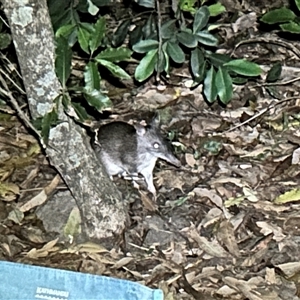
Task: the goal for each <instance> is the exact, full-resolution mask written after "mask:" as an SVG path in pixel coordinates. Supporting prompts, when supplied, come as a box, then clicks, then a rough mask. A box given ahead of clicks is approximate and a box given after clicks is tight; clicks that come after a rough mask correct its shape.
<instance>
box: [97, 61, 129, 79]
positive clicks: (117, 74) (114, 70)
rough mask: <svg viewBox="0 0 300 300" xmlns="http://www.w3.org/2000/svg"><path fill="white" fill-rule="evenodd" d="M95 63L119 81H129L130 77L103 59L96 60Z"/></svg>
mask: <svg viewBox="0 0 300 300" xmlns="http://www.w3.org/2000/svg"><path fill="white" fill-rule="evenodd" d="M96 61H97V62H98V63H99V64H100V65H102V66H104V67H105V68H106V69H108V70H109V71H110V72H111V73H112V74H113V75H114V76H115V77H117V78H119V79H130V78H131V77H130V75H128V73H126V72H125V71H124V70H123V69H122V68H121V67H119V66H117V65H115V64H114V63H112V62H110V61H108V60H105V59H96Z"/></svg>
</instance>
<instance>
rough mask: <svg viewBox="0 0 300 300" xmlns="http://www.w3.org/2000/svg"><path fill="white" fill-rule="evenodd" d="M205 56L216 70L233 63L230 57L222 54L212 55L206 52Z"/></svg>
mask: <svg viewBox="0 0 300 300" xmlns="http://www.w3.org/2000/svg"><path fill="white" fill-rule="evenodd" d="M205 56H206V57H207V58H208V59H209V61H210V63H211V64H212V65H213V66H214V67H216V68H218V67H220V66H223V65H224V64H225V63H227V62H229V61H231V58H230V56H229V55H226V54H221V53H211V52H208V51H206V52H205Z"/></svg>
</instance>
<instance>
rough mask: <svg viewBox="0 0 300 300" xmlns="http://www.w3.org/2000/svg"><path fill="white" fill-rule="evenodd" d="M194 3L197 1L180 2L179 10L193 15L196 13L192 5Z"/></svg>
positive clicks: (181, 0)
mask: <svg viewBox="0 0 300 300" xmlns="http://www.w3.org/2000/svg"><path fill="white" fill-rule="evenodd" d="M196 2H197V0H180V1H179V8H180V9H181V10H182V11H188V12H190V13H194V12H195V11H196V10H195V8H194V5H195V3H196Z"/></svg>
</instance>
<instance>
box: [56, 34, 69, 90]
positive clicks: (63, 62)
mask: <svg viewBox="0 0 300 300" xmlns="http://www.w3.org/2000/svg"><path fill="white" fill-rule="evenodd" d="M71 60H72V50H71V48H70V47H69V45H68V42H67V40H66V39H65V38H63V37H59V38H57V39H56V58H55V71H56V75H57V77H58V79H59V81H60V82H61V84H62V86H63V88H65V85H66V82H67V80H68V78H69V76H70V73H71Z"/></svg>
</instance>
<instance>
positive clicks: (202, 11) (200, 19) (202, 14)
mask: <svg viewBox="0 0 300 300" xmlns="http://www.w3.org/2000/svg"><path fill="white" fill-rule="evenodd" d="M208 20H209V10H208V8H207V6H202V7H200V8H199V9H198V10H197V11H196V13H195V16H194V23H193V33H194V34H197V33H199V32H200V31H201V30H202V29H203V28H204V27H205V26H206V25H207V23H208Z"/></svg>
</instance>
